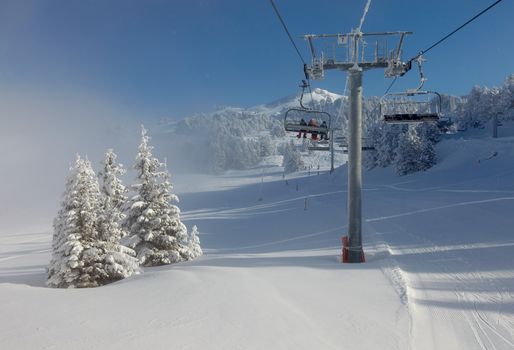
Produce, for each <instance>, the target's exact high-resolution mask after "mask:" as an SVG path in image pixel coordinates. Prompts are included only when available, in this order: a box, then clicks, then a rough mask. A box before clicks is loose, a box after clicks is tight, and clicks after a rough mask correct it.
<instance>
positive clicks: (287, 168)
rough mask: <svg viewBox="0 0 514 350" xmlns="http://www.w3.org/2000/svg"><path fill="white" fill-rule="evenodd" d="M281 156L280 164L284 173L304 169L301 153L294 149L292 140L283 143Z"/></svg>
mask: <svg viewBox="0 0 514 350" xmlns="http://www.w3.org/2000/svg"><path fill="white" fill-rule="evenodd" d="M283 156H284V158H283V161H282V166H283V167H284V172H285V173H286V174H288V173H294V172H296V171H300V170H303V169H305V164H304V163H303V160H302V155H301V154H300V152H299V151H298V150H297V149H296V147H295V145H294V142H293V141H292V140H291V142H289V143H286V144H285V145H284V149H283Z"/></svg>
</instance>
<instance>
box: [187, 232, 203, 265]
mask: <svg viewBox="0 0 514 350" xmlns="http://www.w3.org/2000/svg"><path fill="white" fill-rule="evenodd" d="M187 250H188V252H187V253H188V254H189V259H190V260H192V259H195V258H197V257H199V256H202V255H203V251H202V248H201V247H200V238H199V237H198V228H197V227H196V225H195V226H193V229H192V230H191V234H190V236H189V240H188V242H187Z"/></svg>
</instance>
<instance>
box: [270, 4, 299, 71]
mask: <svg viewBox="0 0 514 350" xmlns="http://www.w3.org/2000/svg"><path fill="white" fill-rule="evenodd" d="M270 2H271V6H273V10H275V14H276V15H277V17H278V19H279V21H280V23H282V27H284V30H285V31H286V33H287V36H288V37H289V40H290V41H291V44H293V46H294V48H295V50H296V53H297V54H298V57H300V60H301V61H302V63H303V64H307V63H306V62H305V60H304V59H303V56H302V54H301V53H300V50H298V46H296V43H295V42H294V39H293V36H292V35H291V33H290V32H289V29H287V25H286V23H285V22H284V19H283V18H282V16H281V15H280V12H279V11H278V8H277V6H276V5H275V2H274V1H273V0H270Z"/></svg>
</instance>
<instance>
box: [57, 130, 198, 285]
mask: <svg viewBox="0 0 514 350" xmlns="http://www.w3.org/2000/svg"><path fill="white" fill-rule="evenodd" d="M116 158H117V156H116V154H115V153H114V151H113V150H108V151H107V152H106V154H105V159H104V161H103V163H102V170H101V171H99V174H98V175H99V176H98V177H99V178H100V183H101V185H100V183H99V181H98V177H97V176H96V174H95V172H94V170H93V168H92V166H91V163H90V162H89V160H87V159H82V158H81V157H80V156H77V159H76V161H75V165H74V166H73V167H72V168H71V169H70V174H69V176H68V179H67V181H66V189H65V191H64V194H63V200H62V203H61V208H60V210H59V212H58V214H57V217H56V218H55V220H54V234H53V241H52V259H51V261H50V264H49V267H48V279H47V285H48V286H50V287H56V288H75V287H76V288H85V287H97V286H101V285H105V284H108V283H111V282H114V281H118V280H121V279H123V278H126V277H129V276H131V275H134V274H139V273H141V268H140V266H157V265H164V264H171V263H176V262H180V261H186V260H191V259H194V258H196V257H198V256H200V255H202V249H201V247H200V240H199V238H198V231H197V228H196V226H193V228H192V231H191V233H190V235H188V233H187V229H186V226H185V225H184V224H183V223H182V222H181V221H180V209H179V208H178V207H177V206H176V205H173V204H171V203H172V202H178V197H177V196H176V195H174V194H172V193H171V190H172V185H171V183H170V181H169V172H168V170H167V167H166V164H165V163H161V162H160V161H159V160H158V159H157V158H155V157H154V156H153V155H152V146H150V144H149V137H148V135H147V132H146V130H145V129H144V127H142V139H141V144H140V145H139V149H138V153H137V156H136V162H135V164H134V166H133V169H134V170H135V171H136V172H137V177H136V183H135V184H133V185H132V186H131V190H132V196H131V197H130V198H129V197H128V196H127V194H128V193H129V190H128V189H127V188H126V187H125V186H124V185H123V184H122V181H121V180H120V176H122V175H123V174H124V173H125V170H124V169H123V166H122V165H121V164H119V163H118V162H117V160H116Z"/></svg>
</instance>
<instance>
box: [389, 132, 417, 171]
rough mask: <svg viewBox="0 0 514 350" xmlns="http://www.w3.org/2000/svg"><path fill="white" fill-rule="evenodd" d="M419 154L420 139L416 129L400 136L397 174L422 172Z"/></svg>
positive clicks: (397, 151)
mask: <svg viewBox="0 0 514 350" xmlns="http://www.w3.org/2000/svg"><path fill="white" fill-rule="evenodd" d="M419 152H420V139H419V136H418V135H417V133H416V129H415V128H409V131H408V132H406V133H403V134H400V136H399V139H398V148H397V149H396V157H395V162H394V166H395V170H396V173H397V174H398V175H407V174H410V173H414V172H416V171H419V170H421V165H420V158H419Z"/></svg>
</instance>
